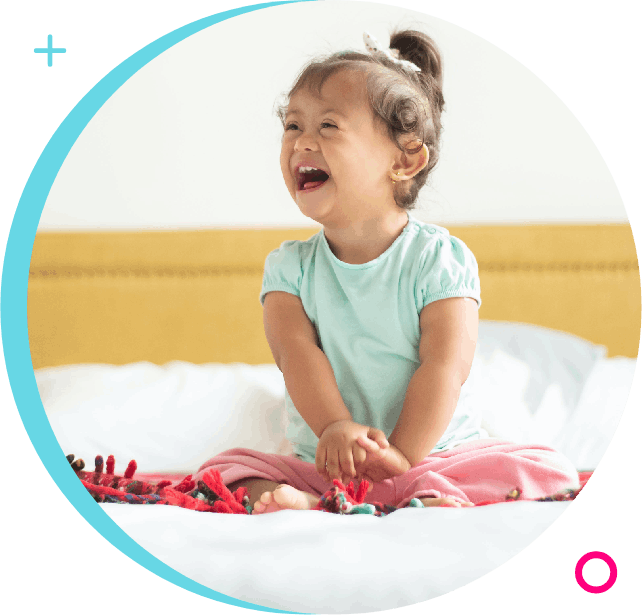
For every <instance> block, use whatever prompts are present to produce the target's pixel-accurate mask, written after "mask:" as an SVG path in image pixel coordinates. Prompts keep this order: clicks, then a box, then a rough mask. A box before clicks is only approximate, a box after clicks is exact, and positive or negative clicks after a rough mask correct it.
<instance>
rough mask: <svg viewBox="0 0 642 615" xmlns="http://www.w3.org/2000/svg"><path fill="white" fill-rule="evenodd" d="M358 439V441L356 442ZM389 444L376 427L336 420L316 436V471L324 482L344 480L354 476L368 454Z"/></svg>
mask: <svg viewBox="0 0 642 615" xmlns="http://www.w3.org/2000/svg"><path fill="white" fill-rule="evenodd" d="M358 439H361V442H362V444H359V443H357V440H358ZM389 446H390V445H389V444H388V440H386V436H385V434H384V433H383V431H381V430H380V429H375V428H374V427H366V426H365V425H360V424H359V423H355V422H354V421H351V420H343V421H336V422H334V423H331V424H330V425H328V426H327V427H326V428H325V430H324V431H323V433H322V434H321V437H320V438H319V444H318V445H317V452H316V459H315V462H316V469H317V472H318V473H319V474H320V475H321V476H322V477H323V478H325V480H327V481H328V482H332V481H333V480H334V479H335V478H338V479H339V480H340V481H341V482H342V483H346V482H347V481H349V480H350V479H352V478H354V477H355V476H357V473H358V472H357V471H358V470H360V469H361V466H362V464H363V462H364V461H365V460H366V457H367V455H368V454H370V455H371V456H374V457H376V456H377V455H378V454H380V452H381V450H385V449H387V448H388V447H389ZM362 447H363V448H362ZM364 449H365V450H364Z"/></svg>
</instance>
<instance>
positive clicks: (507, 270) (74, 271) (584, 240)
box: [28, 224, 640, 613]
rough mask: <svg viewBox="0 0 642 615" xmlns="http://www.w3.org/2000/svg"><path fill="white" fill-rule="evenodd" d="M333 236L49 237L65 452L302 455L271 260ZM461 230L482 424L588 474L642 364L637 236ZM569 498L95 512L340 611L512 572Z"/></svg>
mask: <svg viewBox="0 0 642 615" xmlns="http://www.w3.org/2000/svg"><path fill="white" fill-rule="evenodd" d="M316 230H317V229H314V228H306V229H225V230H223V229H219V230H199V231H176V232H168V231H158V232H77V233H48V232H42V233H38V234H37V236H36V241H35V244H34V250H33V255H32V260H31V268H30V280H29V291H28V293H29V294H28V323H29V341H30V348H31V355H32V361H33V366H34V369H35V373H36V381H37V384H38V389H39V392H40V395H41V398H42V401H43V405H44V407H45V410H46V412H47V416H48V419H49V421H50V424H51V426H52V428H53V431H54V433H55V435H56V437H57V439H58V441H59V443H60V446H61V449H62V451H64V453H65V454H66V453H73V454H75V455H76V456H77V457H82V458H84V459H85V460H86V461H87V462H88V464H91V461H92V460H93V457H94V456H95V455H97V454H102V455H108V454H113V455H114V456H115V460H116V472H121V473H122V472H123V471H125V468H126V466H127V463H128V462H129V460H130V459H136V461H137V463H138V468H139V470H140V471H141V472H143V473H149V474H152V475H156V476H157V475H158V474H159V473H162V474H164V475H165V476H169V477H170V478H171V479H172V480H179V479H180V477H182V476H184V475H185V474H188V473H190V472H194V471H195V470H196V469H197V468H198V466H199V465H200V464H201V463H202V462H203V461H205V460H206V459H208V458H209V457H211V456H213V455H214V454H216V453H218V452H221V451H223V450H225V449H228V448H232V447H235V446H244V447H248V448H255V449H258V450H263V451H266V452H278V453H282V454H287V453H288V450H289V449H288V445H287V442H286V441H285V440H284V438H283V433H284V428H285V421H286V417H285V414H284V393H285V389H284V385H283V379H282V376H281V374H280V372H279V371H278V369H277V368H276V366H275V365H274V363H273V361H272V357H271V354H270V351H269V348H268V346H267V343H266V342H265V339H264V335H263V330H262V319H261V307H260V304H259V301H258V294H259V290H260V286H261V275H262V267H263V262H264V259H265V256H266V255H267V253H268V252H269V251H270V250H271V249H273V248H275V247H277V246H278V245H280V243H281V242H282V241H285V240H286V239H306V238H307V237H309V236H311V235H312V234H313V233H315V232H316ZM449 230H450V231H451V233H452V234H453V235H456V236H458V237H460V238H461V239H463V240H464V241H465V242H466V243H467V244H468V245H469V247H470V248H471V249H472V250H473V252H474V253H475V254H476V256H477V259H478V262H479V265H480V277H481V284H482V297H483V305H482V308H481V311H480V317H481V319H482V322H481V324H480V337H479V343H478V347H477V350H476V356H475V361H474V365H473V370H472V372H471V376H470V378H469V382H468V383H467V384H468V385H469V386H470V387H471V390H472V391H474V394H475V396H476V398H477V399H478V403H480V404H481V405H482V406H483V409H484V427H485V429H486V430H487V431H488V433H489V434H490V435H491V436H495V437H501V438H506V439H510V440H513V441H516V442H524V443H533V442H538V443H542V444H548V445H551V446H554V447H555V448H558V449H559V450H561V451H562V452H564V453H565V454H566V455H567V456H568V457H569V458H570V459H571V460H572V461H573V462H574V463H575V465H576V467H577V468H578V470H580V471H583V472H586V474H584V475H583V476H584V477H585V478H586V477H587V476H589V473H590V471H591V470H593V469H595V467H596V465H597V464H598V463H599V460H600V459H601V457H602V455H603V454H604V452H605V450H606V448H607V446H608V443H609V441H610V438H611V436H612V434H613V433H614V431H615V429H616V427H617V423H618V420H619V417H620V415H621V413H622V411H623V410H624V407H625V404H626V400H627V396H628V393H629V390H630V387H631V383H632V379H633V373H634V368H635V357H636V356H637V352H638V345H639V340H640V278H639V271H638V262H637V258H636V253H635V247H634V244H633V238H632V234H631V230H630V228H629V226H628V225H617V224H614V225H574V226H567V225H551V226H549V225H535V226H496V227H493V226H488V227H485V226H480V227H452V228H450V229H449ZM500 237H501V238H502V240H501V241H499V238H500ZM507 238H509V240H507ZM587 289H591V292H590V294H587ZM70 471H71V470H70ZM579 497H580V498H581V494H580V495H579ZM572 505H573V503H572V502H519V501H517V502H512V503H510V504H496V505H490V506H484V507H479V508H475V509H448V508H437V509H424V510H421V509H405V510H399V511H396V512H394V513H392V514H390V515H388V516H386V517H382V518H377V517H372V516H367V515H355V516H341V515H331V514H326V513H322V512H319V511H309V512H305V513H301V512H295V511H284V512H280V513H276V514H273V515H263V516H257V517H251V516H250V517H248V516H243V515H224V514H211V513H201V512H195V511H191V510H185V509H182V508H177V507H170V506H162V507H154V506H118V505H115V504H100V505H99V504H96V506H99V507H100V508H101V509H102V510H103V511H104V512H105V513H106V514H107V515H109V517H110V518H111V519H113V520H114V521H115V522H116V523H117V524H118V525H119V526H120V527H121V528H123V529H124V530H125V532H127V533H128V534H129V535H130V536H131V537H132V538H133V539H134V540H135V541H137V542H138V543H139V544H140V545H141V546H143V547H144V548H145V549H146V550H147V551H148V552H149V553H151V554H152V555H154V556H156V557H157V558H159V559H160V560H161V561H163V562H165V563H166V564H168V565H169V566H171V567H172V568H174V569H175V570H176V571H178V572H180V573H182V574H184V575H185V576H187V577H189V578H190V579H193V580H194V581H196V582H198V583H200V584H202V585H203V586H205V587H207V588H211V589H213V590H215V591H217V592H221V593H223V594H225V595H226V596H230V597H232V598H234V599H237V600H242V601H246V602H248V603H252V604H256V605H260V606H262V607H267V608H272V609H283V610H287V611H299V612H300V611H304V612H325V613H344V612H345V613H347V612H371V611H378V610H384V609H390V608H395V607H402V606H406V605H409V604H414V603H417V602H421V601H425V600H428V599H430V598H433V597H436V596H439V595H442V594H444V593H447V592H449V591H452V590H454V589H456V588H457V587H461V586H463V585H465V584H467V583H468V582H470V581H472V580H474V579H476V578H478V577H480V576H482V575H483V574H485V573H486V572H489V571H490V570H492V569H494V568H495V567H497V566H499V565H500V564H502V563H504V562H506V561H508V560H509V559H510V558H511V557H512V556H513V555H515V554H516V553H518V552H519V551H521V550H522V549H523V548H524V547H525V546H527V545H528V544H529V543H530V542H532V541H533V540H534V539H535V538H536V537H537V536H538V535H539V534H541V533H542V532H543V531H544V530H545V529H546V528H547V527H548V526H549V525H550V524H551V523H552V522H554V521H555V519H557V518H558V517H559V515H561V514H562V513H563V512H564V511H565V510H566V509H567V508H568V506H572ZM382 554H384V557H383V558H382ZM385 554H389V556H388V557H386V556H385ZM427 554H429V555H430V556H429V557H427ZM392 562H394V564H393V563H392ZM330 588H331V589H330Z"/></svg>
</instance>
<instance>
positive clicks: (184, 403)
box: [36, 361, 288, 472]
mask: <svg viewBox="0 0 642 615" xmlns="http://www.w3.org/2000/svg"><path fill="white" fill-rule="evenodd" d="M36 382H37V384H38V390H39V391H40V396H41V398H42V403H43V405H44V408H45V411H46V412H47V416H48V418H49V421H50V423H51V427H52V429H53V432H54V434H55V435H56V438H57V439H58V442H59V443H60V446H61V448H62V450H63V452H64V453H65V454H69V453H73V454H74V455H76V457H82V458H83V459H84V460H85V462H86V463H87V465H88V466H90V468H93V459H94V457H95V456H96V455H97V454H101V455H103V456H104V457H107V455H110V454H113V455H114V456H115V458H116V469H117V471H119V472H122V471H124V469H125V468H126V466H127V463H128V462H129V460H130V459H135V460H136V462H137V463H138V467H139V470H140V471H141V472H194V471H195V470H197V469H198V467H199V466H200V465H201V464H202V463H203V462H205V461H207V460H208V459H209V458H210V457H212V456H214V455H216V454H217V453H220V452H223V451H225V450H227V449H230V448H234V447H238V446H240V447H246V448H251V449H254V450H258V451H263V452H266V453H285V452H287V450H288V449H287V443H286V442H285V441H284V434H285V420H286V414H285V403H284V400H285V386H284V383H283V376H282V374H281V372H280V371H279V369H278V368H277V367H276V365H245V364H238V363H237V364H229V365H227V364H209V365H194V364H191V363H185V362H179V361H175V362H172V363H168V364H166V365H163V366H158V365H153V364H151V363H133V364H130V365H124V366H112V365H70V366H65V367H57V368H48V369H42V370H38V371H36Z"/></svg>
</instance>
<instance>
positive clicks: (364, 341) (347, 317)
mask: <svg viewBox="0 0 642 615" xmlns="http://www.w3.org/2000/svg"><path fill="white" fill-rule="evenodd" d="M271 291H284V292H287V293H291V294H293V295H296V296H297V297H300V299H301V302H302V303H303V308H304V310H305V312H306V314H307V315H308V318H309V319H310V321H311V322H312V324H313V325H314V327H315V328H316V331H317V335H318V337H319V341H320V346H321V349H322V350H323V352H324V353H325V354H326V356H327V358H328V360H329V361H330V365H331V366H332V369H333V371H334V375H335V378H336V381H337V384H338V387H339V391H340V393H341V397H342V398H343V401H344V403H345V405H346V406H347V408H348V410H349V411H350V413H351V415H352V417H353V419H354V421H356V422H357V423H360V424H362V425H369V426H372V427H377V428H379V429H381V430H382V431H383V432H384V433H385V434H386V437H388V436H390V434H391V433H392V431H393V429H394V427H395V424H396V423H397V419H398V418H399V415H400V414H401V410H402V407H403V402H404V398H405V394H406V389H407V387H408V383H409V382H410V379H411V377H412V375H413V374H414V373H415V371H416V370H417V368H418V367H419V365H420V361H419V339H420V335H421V331H420V327H419V314H420V313H421V310H422V309H423V308H424V307H425V306H426V305H428V304H429V303H432V302H433V301H438V300H439V299H445V298H448V297H472V298H473V299H475V300H476V301H477V304H478V305H481V298H480V288H479V276H478V270H477V262H476V261H475V257H474V256H473V254H472V252H471V251H470V250H469V249H468V248H467V247H466V245H465V244H464V243H463V242H462V241H461V240H459V239H457V238H455V237H452V236H451V235H450V234H449V232H448V231H447V230H446V229H444V228H441V227H439V226H436V225H434V224H426V223H424V222H420V221H418V220H416V219H415V218H414V217H413V216H411V215H409V216H408V224H407V225H406V226H405V227H404V229H403V231H402V233H401V235H399V237H397V239H396V240H395V242H394V243H393V244H392V245H391V246H390V248H388V250H386V251H385V252H384V253H383V254H381V255H380V256H379V257H377V258H375V259H374V260H372V261H370V262H367V263H363V264H359V265H354V264H349V263H344V262H342V261H340V260H339V259H338V258H337V257H336V256H335V255H334V254H333V253H332V251H331V249H330V246H329V245H328V242H327V240H326V238H325V234H324V232H323V230H321V231H320V232H318V233H317V234H316V235H314V236H313V237H311V238H310V239H308V240H306V241H285V242H284V243H283V244H281V247H280V248H278V249H277V250H274V251H273V252H270V254H269V255H268V257H267V259H266V261H265V270H264V274H263V287H262V289H261V295H260V301H261V304H263V301H264V298H265V295H266V294H267V293H269V292H271ZM465 386H466V385H464V387H462V394H461V395H460V399H459V402H458V404H457V408H456V410H455V414H454V416H453V418H452V420H451V422H450V424H449V425H448V429H447V430H446V432H445V433H444V435H443V436H442V438H441V439H440V440H439V442H438V443H437V445H436V446H435V448H434V449H433V451H432V452H437V451H443V450H447V449H450V448H452V447H453V446H456V445H457V444H460V443H462V442H464V441H467V440H472V439H477V438H480V437H483V433H484V432H483V431H482V430H481V416H480V415H479V413H478V412H476V411H475V408H474V407H473V404H471V403H468V396H467V395H466V389H465ZM286 407H287V412H288V418H289V423H288V427H287V431H286V437H287V438H288V440H289V441H290V442H291V443H292V445H293V449H294V452H295V453H296V454H297V455H298V456H300V457H301V458H302V459H303V460H305V461H309V462H314V459H315V453H316V446H317V443H318V441H319V439H318V438H317V436H316V435H315V434H314V432H313V431H312V430H311V429H310V427H308V425H307V423H306V422H305V421H304V420H303V418H302V417H301V415H300V414H299V413H298V411H297V409H296V407H295V406H294V404H293V403H292V400H291V399H290V396H289V395H288V394H287V392H286Z"/></svg>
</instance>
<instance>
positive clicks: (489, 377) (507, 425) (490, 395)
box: [470, 321, 608, 456]
mask: <svg viewBox="0 0 642 615" xmlns="http://www.w3.org/2000/svg"><path fill="white" fill-rule="evenodd" d="M605 355H606V348H605V347H604V346H600V345H597V344H593V343H592V342H589V341H587V340H584V339H582V338H579V337H577V336H574V335H571V334H569V333H565V332H562V331H555V330H552V329H547V328H545V327H539V326H536V325H528V324H523V323H510V322H493V321H482V322H480V325H479V339H478V343H477V348H476V351H475V359H474V361H473V368H472V370H471V375H470V380H471V386H470V389H471V390H472V391H473V394H474V396H475V403H477V404H478V405H479V406H480V407H481V408H482V413H483V420H482V427H483V428H484V429H485V430H486V431H487V432H488V434H489V435H490V436H491V437H496V438H503V439H506V440H510V441H512V442H516V443H519V444H544V445H548V446H552V447H553V448H556V449H557V450H559V451H560V452H562V453H564V454H566V455H567V456H568V453H569V452H570V449H569V450H568V451H567V450H565V449H566V448H568V447H567V444H566V443H567V440H566V436H567V434H568V433H569V430H570V429H575V427H572V426H571V425H570V419H571V417H572V416H574V417H575V425H576V424H577V421H580V422H581V413H576V412H575V411H576V408H577V407H578V403H579V401H580V398H581V396H582V393H583V391H584V389H585V387H586V385H587V382H588V380H589V378H590V376H591V374H592V373H593V370H594V369H595V366H596V365H597V364H598V363H599V362H600V361H602V360H603V357H604V356H605ZM602 386H608V383H607V382H603V383H602Z"/></svg>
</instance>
